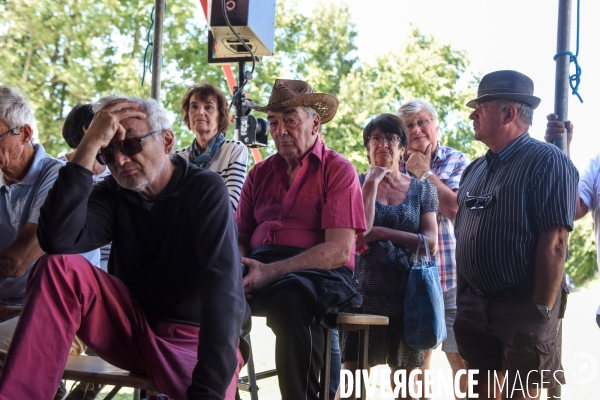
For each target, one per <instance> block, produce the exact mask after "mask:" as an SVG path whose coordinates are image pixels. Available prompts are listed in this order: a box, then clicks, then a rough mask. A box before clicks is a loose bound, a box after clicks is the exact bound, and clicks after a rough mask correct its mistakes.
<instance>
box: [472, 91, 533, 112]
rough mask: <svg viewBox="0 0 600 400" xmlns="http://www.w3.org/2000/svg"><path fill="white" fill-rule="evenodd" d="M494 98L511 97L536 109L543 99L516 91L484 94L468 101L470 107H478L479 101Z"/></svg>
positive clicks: (510, 98)
mask: <svg viewBox="0 0 600 400" xmlns="http://www.w3.org/2000/svg"><path fill="white" fill-rule="evenodd" d="M494 99H509V100H514V101H518V102H520V103H525V104H529V105H530V106H531V108H533V109H534V110H535V109H536V108H537V107H538V106H539V105H540V102H541V101H542V100H541V99H540V98H539V97H535V96H530V95H528V94H516V93H494V94H484V95H483V96H479V97H478V98H476V99H474V100H471V101H469V102H468V103H467V107H469V108H477V103H483V102H486V101H490V100H494Z"/></svg>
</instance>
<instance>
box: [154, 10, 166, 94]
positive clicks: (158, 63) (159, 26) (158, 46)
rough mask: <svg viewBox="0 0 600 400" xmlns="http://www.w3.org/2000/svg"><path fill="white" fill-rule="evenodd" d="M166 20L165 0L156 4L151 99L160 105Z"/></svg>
mask: <svg viewBox="0 0 600 400" xmlns="http://www.w3.org/2000/svg"><path fill="white" fill-rule="evenodd" d="M164 18H165V0H155V2H154V42H153V44H152V91H151V97H152V98H153V99H154V100H156V101H158V102H159V103H160V73H161V69H162V36H163V21H164Z"/></svg>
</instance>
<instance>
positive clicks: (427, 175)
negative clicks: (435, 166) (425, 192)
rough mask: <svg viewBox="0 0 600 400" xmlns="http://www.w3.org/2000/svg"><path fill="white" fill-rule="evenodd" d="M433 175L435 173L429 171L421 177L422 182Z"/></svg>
mask: <svg viewBox="0 0 600 400" xmlns="http://www.w3.org/2000/svg"><path fill="white" fill-rule="evenodd" d="M431 175H433V172H432V171H427V172H425V173H424V174H423V175H422V176H421V180H422V181H424V180H425V179H427V178H429V177H430V176H431Z"/></svg>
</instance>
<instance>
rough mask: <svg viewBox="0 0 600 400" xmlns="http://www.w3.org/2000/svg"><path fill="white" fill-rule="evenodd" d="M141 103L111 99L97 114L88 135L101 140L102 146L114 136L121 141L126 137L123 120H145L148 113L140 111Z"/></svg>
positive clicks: (106, 144)
mask: <svg viewBox="0 0 600 400" xmlns="http://www.w3.org/2000/svg"><path fill="white" fill-rule="evenodd" d="M138 107H139V104H138V103H136V102H133V101H129V100H127V99H124V98H123V99H115V100H111V101H109V102H108V103H106V105H104V107H102V108H101V109H100V110H99V111H98V112H97V113H96V114H95V115H94V119H93V120H92V123H91V124H90V128H89V129H88V132H87V133H86V136H88V135H89V136H90V139H95V140H97V141H99V142H100V147H106V146H108V144H109V143H110V142H111V140H112V139H113V137H114V138H115V139H116V140H117V141H119V140H123V139H125V128H123V125H121V121H123V120H125V119H128V118H136V119H141V120H144V119H146V114H144V113H143V112H141V111H138Z"/></svg>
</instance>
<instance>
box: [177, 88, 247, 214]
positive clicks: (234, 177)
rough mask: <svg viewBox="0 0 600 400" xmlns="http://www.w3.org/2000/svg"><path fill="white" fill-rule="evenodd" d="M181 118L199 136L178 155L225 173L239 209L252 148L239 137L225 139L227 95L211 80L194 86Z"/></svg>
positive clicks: (202, 166)
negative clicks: (239, 139)
mask: <svg viewBox="0 0 600 400" xmlns="http://www.w3.org/2000/svg"><path fill="white" fill-rule="evenodd" d="M181 118H182V119H183V122H184V123H185V125H186V126H187V127H188V128H190V129H191V130H192V131H193V132H194V134H195V135H196V138H195V139H194V142H193V143H192V145H191V146H189V147H187V148H184V149H180V150H177V154H179V155H180V156H182V157H183V158H185V159H186V160H188V162H190V163H192V164H195V165H197V166H199V167H200V168H203V169H208V170H209V171H213V172H216V173H217V174H219V175H221V178H223V180H224V181H225V185H226V186H227V189H228V190H229V197H230V199H231V205H232V206H233V209H234V210H235V209H236V208H237V205H238V201H239V199H240V193H241V191H242V185H243V184H244V180H245V179H246V166H247V164H248V149H247V148H246V146H244V145H243V144H242V143H241V142H238V141H237V140H227V139H225V132H227V127H228V126H229V107H228V104H227V99H226V98H225V95H224V94H223V93H222V92H221V91H220V90H219V89H217V88H216V87H215V86H213V85H211V84H210V83H204V84H202V85H199V86H191V87H190V88H189V89H188V91H187V93H186V94H185V96H183V99H182V100H181Z"/></svg>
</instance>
